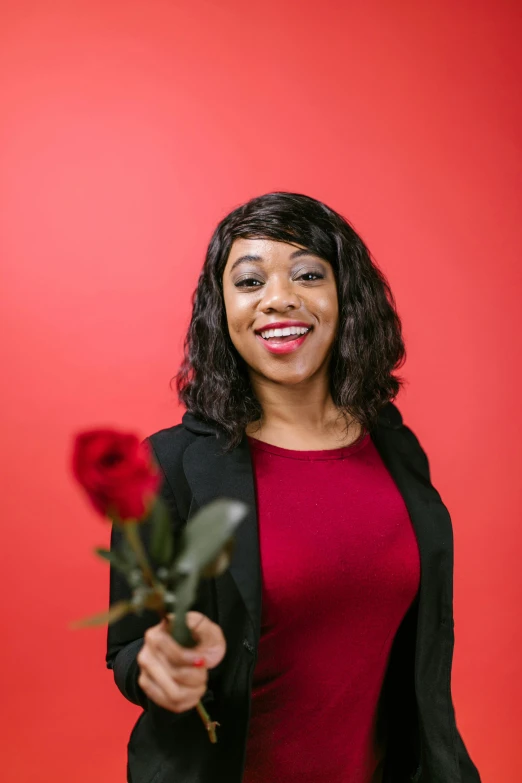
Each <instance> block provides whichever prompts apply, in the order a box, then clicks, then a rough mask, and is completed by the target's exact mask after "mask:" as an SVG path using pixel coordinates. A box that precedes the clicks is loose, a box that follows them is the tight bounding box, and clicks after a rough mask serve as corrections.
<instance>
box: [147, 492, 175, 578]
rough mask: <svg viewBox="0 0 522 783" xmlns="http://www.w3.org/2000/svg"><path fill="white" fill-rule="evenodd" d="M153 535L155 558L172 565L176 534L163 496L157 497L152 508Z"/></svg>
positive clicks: (151, 547)
mask: <svg viewBox="0 0 522 783" xmlns="http://www.w3.org/2000/svg"><path fill="white" fill-rule="evenodd" d="M151 523H152V537H151V543H150V552H151V555H152V558H153V560H155V561H156V562H157V563H160V564H161V565H165V566H167V565H170V563H171V562H172V558H173V556H174V535H173V532H172V522H171V519H170V514H169V510H168V507H167V504H166V503H165V501H164V500H163V499H162V498H161V497H159V496H158V497H157V498H156V502H155V503H154V506H153V508H152V517H151Z"/></svg>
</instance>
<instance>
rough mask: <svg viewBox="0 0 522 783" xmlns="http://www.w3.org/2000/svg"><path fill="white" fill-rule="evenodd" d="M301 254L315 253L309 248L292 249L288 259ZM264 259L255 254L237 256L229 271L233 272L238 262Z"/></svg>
mask: <svg viewBox="0 0 522 783" xmlns="http://www.w3.org/2000/svg"><path fill="white" fill-rule="evenodd" d="M301 256H315V253H312V251H311V250H306V249H300V250H294V252H293V253H291V254H290V259H291V260H293V259H294V258H300V257H301ZM264 260H265V259H264V258H263V256H256V255H246V256H239V258H236V260H235V261H234V263H233V264H232V266H231V267H230V271H231V272H233V271H234V269H235V268H236V266H238V265H239V264H244V263H247V262H249V261H253V262H254V263H263V261H264Z"/></svg>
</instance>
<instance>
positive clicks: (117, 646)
mask: <svg viewBox="0 0 522 783" xmlns="http://www.w3.org/2000/svg"><path fill="white" fill-rule="evenodd" d="M160 495H161V497H162V498H163V500H164V501H165V503H166V504H167V507H168V509H169V512H170V515H171V519H172V524H173V526H174V530H175V531H176V530H177V529H179V527H180V520H179V515H178V513H177V509H176V504H175V501H174V497H173V494H172V491H171V489H170V487H169V484H168V482H167V480H166V478H165V477H164V478H163V482H162V485H161V487H160ZM140 535H141V538H142V540H143V544H144V547H145V550H146V552H147V554H149V552H150V526H149V525H147V524H145V525H143V527H142V528H140ZM122 538H123V534H122V532H121V531H120V530H119V529H118V528H117V527H116V526H115V525H113V526H112V532H111V551H113V550H114V549H116V548H118V547H119V546H120V544H121V540H122ZM149 557H150V555H149ZM131 596H132V591H131V589H130V587H129V585H128V583H127V580H126V578H125V576H124V575H123V574H121V573H120V572H119V571H117V570H116V569H115V568H113V566H112V565H111V566H110V577H109V605H112V604H113V603H116V602H117V601H123V600H127V599H130V598H131ZM159 620H160V618H159V615H158V614H157V613H156V612H152V611H150V610H144V611H143V612H142V614H141V615H138V614H134V613H131V614H128V615H126V616H125V617H123V618H121V619H120V620H118V621H117V622H115V623H113V624H112V625H109V626H108V629H107V654H106V657H105V661H106V664H107V668H108V669H112V670H113V674H114V680H115V682H116V685H117V686H118V688H119V690H120V691H121V693H122V694H123V695H124V696H125V698H126V699H128V700H129V701H130V702H132V703H133V704H137V705H139V706H141V707H143V709H148V707H149V700H148V697H147V696H146V694H145V693H144V691H143V690H142V689H141V688H140V686H139V685H138V681H137V680H138V676H139V673H140V672H139V666H138V662H137V660H136V657H137V655H138V652H139V651H140V650H141V648H142V646H143V642H144V638H143V637H144V633H145V631H146V630H147V628H150V627H151V626H153V625H157V623H158V622H159Z"/></svg>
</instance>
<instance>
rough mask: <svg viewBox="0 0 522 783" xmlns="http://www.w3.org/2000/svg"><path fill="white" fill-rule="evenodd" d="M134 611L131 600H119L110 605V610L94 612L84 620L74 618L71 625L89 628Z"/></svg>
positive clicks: (72, 626) (110, 621) (71, 626)
mask: <svg viewBox="0 0 522 783" xmlns="http://www.w3.org/2000/svg"><path fill="white" fill-rule="evenodd" d="M133 611H134V607H133V605H132V603H131V602H130V601H118V602H117V603H115V604H113V605H112V606H111V607H110V609H109V611H108V612H100V614H93V615H91V617H84V618H83V619H82V620H73V622H72V623H71V624H70V626H69V627H70V628H87V627H91V626H94V625H105V623H108V624H109V625H110V624H111V623H115V622H116V620H119V619H120V618H121V617H124V616H125V615H126V614H129V613H130V612H133Z"/></svg>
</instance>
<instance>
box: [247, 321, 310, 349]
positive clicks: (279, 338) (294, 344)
mask: <svg viewBox="0 0 522 783" xmlns="http://www.w3.org/2000/svg"><path fill="white" fill-rule="evenodd" d="M294 327H299V328H300V329H302V330H304V329H306V330H307V331H306V332H303V333H301V334H285V333H284V331H285V330H290V328H294ZM274 330H277V331H278V334H274ZM311 331H312V325H311V324H308V323H305V322H304V321H283V322H281V321H279V322H277V323H270V324H266V325H265V326H263V327H261V328H260V329H256V330H255V335H256V339H257V340H259V341H260V342H262V343H263V345H264V347H265V348H266V349H267V350H268V351H269V352H270V353H273V354H286V353H291V352H292V351H296V350H297V349H298V348H300V347H301V345H302V344H303V343H304V341H305V340H306V338H307V337H308V335H309V334H310V332H311ZM267 334H270V337H267ZM263 335H265V336H263Z"/></svg>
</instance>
